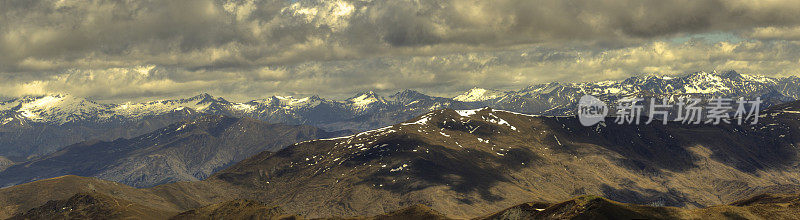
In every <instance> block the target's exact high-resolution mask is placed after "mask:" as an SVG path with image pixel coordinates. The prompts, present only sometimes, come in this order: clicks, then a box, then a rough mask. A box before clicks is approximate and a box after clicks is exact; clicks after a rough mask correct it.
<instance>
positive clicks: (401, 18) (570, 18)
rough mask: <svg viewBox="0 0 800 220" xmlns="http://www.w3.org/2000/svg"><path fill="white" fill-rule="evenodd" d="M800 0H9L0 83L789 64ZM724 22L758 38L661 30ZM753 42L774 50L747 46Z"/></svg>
mask: <svg viewBox="0 0 800 220" xmlns="http://www.w3.org/2000/svg"><path fill="white" fill-rule="evenodd" d="M798 12H800V4H796V3H795V2H793V1H789V0H786V1H780V0H769V1H745V0H730V1H722V0H694V1H690V0H673V1H663V0H602V1H598V0H564V1H554V0H550V1H544V0H493V1H472V0H424V1H423V0H383V1H355V0H352V1H348V0H334V1H313V0H312V1H309V0H300V1H297V2H295V1H289V0H255V1H248V0H241V1H233V0H216V1H212V0H169V1H129V0H117V1H112V0H97V1H66V0H6V1H2V2H1V3H0V14H2V18H3V19H2V20H0V79H2V80H3V82H2V84H3V86H2V87H3V88H2V89H0V94H3V95H21V94H40V93H49V92H71V93H77V94H79V95H89V96H96V97H100V98H119V97H136V96H144V95H147V96H158V95H159V94H161V95H179V94H189V93H194V92H197V91H198V90H200V89H201V88H203V89H209V88H210V89H211V90H215V91H219V92H221V93H225V94H231V95H235V96H241V97H253V96H256V97H258V96H264V95H266V94H261V93H266V92H276V93H281V92H283V93H287V92H288V93H329V94H334V93H335V94H339V93H349V92H352V91H357V90H364V89H378V90H382V89H385V90H390V89H397V88H430V89H432V90H438V91H443V92H448V91H454V90H456V89H460V88H463V87H467V86H469V85H470V84H472V85H479V86H491V87H505V86H515V85H523V84H529V83H534V82H539V81H543V80H565V79H571V80H575V79H581V80H584V79H585V80H591V79H595V78H597V77H600V78H604V79H605V78H619V77H624V76H626V75H629V74H634V73H641V72H655V71H664V72H665V73H669V72H670V71H673V72H686V71H696V70H701V69H709V68H723V67H738V68H744V69H745V70H752V71H775V73H776V74H786V73H787V72H788V71H793V70H796V68H795V65H796V63H797V62H798V60H797V58H796V56H794V55H792V54H782V55H781V56H773V55H769V56H766V55H764V54H761V53H762V52H763V51H760V50H762V49H763V50H774V49H776V48H780V49H783V50H784V51H794V50H796V48H797V47H798V45H797V44H796V43H794V41H796V40H798V39H800V37H798V36H800V34H798V33H800V31H797V30H798V27H800V16H796V15H797V13H798ZM718 32H724V33H733V34H736V35H738V36H741V37H742V38H744V39H746V40H750V42H741V43H734V44H714V43H713V42H712V43H706V44H702V45H700V46H696V47H686V46H685V45H681V44H662V43H660V42H661V41H664V40H668V39H670V38H673V37H681V36H691V35H695V34H703V33H718ZM762 41H763V42H762ZM723 43H724V42H723ZM729 47H732V48H739V49H738V51H728V53H732V54H725V51H726V50H724V49H726V48H727V49H729ZM532 48H533V49H532ZM531 50H534V51H540V52H531ZM693 50H697V51H696V52H699V53H701V54H703V53H706V54H707V55H706V56H704V57H705V58H698V57H696V56H693V55H691V54H689V53H688V51H693ZM541 51H548V52H541ZM658 51H660V52H658ZM713 51H722V52H720V53H717V54H710V53H712V52H713ZM528 52H531V53H528ZM684 52H686V53H685V54H683V53H684ZM665 53H666V54H665ZM669 53H673V54H672V55H670V54H669ZM677 53H680V55H675V54H677ZM742 53H750V54H742ZM537 54H538V55H537ZM542 54H544V55H542ZM523 55H524V56H523ZM539 55H541V56H539ZM755 55H760V56H761V57H763V58H764V59H771V60H763V61H762V62H754V61H753V60H751V59H746V57H747V56H755ZM779 55H780V54H779ZM614 56H619V57H614ZM520 57H527V58H524V59H523V58H520ZM533 58H535V59H533ZM620 60H625V61H624V62H622V61H620ZM600 61H603V63H592V62H600ZM615 62H619V63H617V65H616V66H610V65H611V64H613V63H615ZM770 62H772V63H773V64H774V65H773V66H771V67H770V66H761V65H764V63H770ZM570 63H581V64H580V65H578V66H575V65H572V64H570ZM687 63H690V64H687ZM745 64H746V65H745ZM775 65H777V66H779V67H783V68H785V69H776V68H774V67H775ZM572 68H576V69H572ZM577 68H584V69H577ZM691 68H694V69H691ZM144 70H147V71H144ZM545 70H546V71H558V73H547V72H545ZM590 71H591V72H590ZM767 74H769V73H767ZM575 75H578V76H579V77H575ZM486 79H495V80H490V81H491V82H487V80H486ZM100 80H107V81H102V82H101V81H100ZM131 82H135V83H131ZM430 82H437V84H435V85H434V84H432V83H430Z"/></svg>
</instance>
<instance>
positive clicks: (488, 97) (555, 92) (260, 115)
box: [0, 71, 800, 162]
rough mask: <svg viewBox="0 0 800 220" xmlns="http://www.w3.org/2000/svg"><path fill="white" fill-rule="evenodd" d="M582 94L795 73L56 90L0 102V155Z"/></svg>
mask: <svg viewBox="0 0 800 220" xmlns="http://www.w3.org/2000/svg"><path fill="white" fill-rule="evenodd" d="M583 94H592V95H595V96H598V97H599V98H600V99H601V100H604V101H607V102H611V103H613V102H615V101H616V100H619V99H622V98H625V97H631V96H641V97H675V96H700V97H706V98H708V97H712V96H717V97H744V98H747V99H754V98H755V97H760V98H762V100H765V104H764V107H766V106H769V105H772V104H776V103H782V102H786V101H791V100H796V99H797V98H798V97H800V78H797V77H794V76H792V77H786V78H771V77H763V76H753V75H746V74H739V73H737V72H735V71H727V72H712V73H706V72H697V73H692V74H688V75H684V76H680V77H669V76H655V75H643V76H636V77H631V78H628V79H625V80H621V81H603V82H587V83H546V84H537V85H532V86H528V87H526V88H523V89H520V90H515V91H498V90H491V89H481V88H474V89H471V90H470V91H466V92H464V94H461V95H458V96H456V97H453V98H445V97H433V96H428V95H425V94H422V93H419V92H416V91H412V90H404V91H401V92H398V93H396V94H393V95H391V96H388V97H383V96H380V95H378V94H376V93H374V92H364V93H360V94H357V95H355V96H353V97H352V98H348V99H346V100H342V101H338V100H329V99H324V98H321V97H319V96H310V97H304V98H293V97H284V96H272V97H269V98H265V99H257V100H252V101H247V102H231V101H228V100H226V99H224V98H221V97H214V96H211V95H209V94H201V95H198V96H195V97H191V98H186V99H175V100H160V101H151V102H143V103H123V104H101V103H98V102H94V101H91V100H89V99H86V98H81V97H75V96H71V95H63V94H62V95H49V96H35V97H34V96H29V97H21V98H13V99H11V100H7V101H3V102H0V156H3V157H6V158H7V159H10V160H11V161H15V162H22V161H26V160H29V159H31V158H34V157H37V156H42V155H45V154H48V153H51V152H54V151H57V150H59V149H61V148H62V147H65V146H67V145H70V144H75V143H78V142H81V141H86V140H92V139H97V140H102V141H111V140H115V139H117V138H133V137H136V136H138V135H141V134H145V133H148V132H151V131H153V130H156V129H158V128H161V127H164V126H167V125H169V124H172V123H175V122H178V121H181V120H184V119H189V118H195V117H198V116H199V115H205V114H213V115H225V116H234V117H251V118H254V119H258V120H263V121H267V122H270V123H287V124H304V125H313V126H317V127H319V128H322V129H324V130H328V131H337V130H354V131H364V130H369V129H375V128H379V127H383V126H387V125H391V124H395V123H398V122H402V121H405V120H408V119H410V118H412V117H415V116H417V115H420V114H424V113H426V112H428V111H432V110H436V109H442V108H451V109H473V108H479V107H484V106H489V107H492V108H494V109H501V110H509V111H514V112H520V113H527V114H537V115H551V116H565V115H573V114H574V110H575V105H576V103H577V100H578V98H580V97H581V96H582V95H583ZM45 134H46V135H45Z"/></svg>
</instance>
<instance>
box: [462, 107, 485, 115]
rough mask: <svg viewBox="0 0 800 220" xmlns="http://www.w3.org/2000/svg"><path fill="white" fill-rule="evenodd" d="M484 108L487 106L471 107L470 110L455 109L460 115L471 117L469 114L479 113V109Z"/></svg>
mask: <svg viewBox="0 0 800 220" xmlns="http://www.w3.org/2000/svg"><path fill="white" fill-rule="evenodd" d="M483 109H485V108H479V109H470V110H455V111H456V113H458V115H461V117H469V116H472V115H475V114H477V113H478V112H479V111H481V110H483Z"/></svg>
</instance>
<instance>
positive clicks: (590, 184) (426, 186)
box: [0, 101, 800, 219]
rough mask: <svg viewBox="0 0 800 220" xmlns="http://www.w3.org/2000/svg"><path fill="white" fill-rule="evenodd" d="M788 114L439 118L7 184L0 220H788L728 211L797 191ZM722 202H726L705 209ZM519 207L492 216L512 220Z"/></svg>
mask: <svg viewBox="0 0 800 220" xmlns="http://www.w3.org/2000/svg"><path fill="white" fill-rule="evenodd" d="M798 112H800V101H795V102H790V103H784V104H779V105H774V106H771V107H770V108H768V109H765V110H764V111H762V113H761V114H762V115H763V118H762V119H761V120H760V122H759V123H758V124H755V125H749V124H748V125H728V124H725V125H686V124H681V123H669V124H667V125H662V124H660V123H653V124H648V125H638V126H637V125H618V124H615V123H600V124H597V125H594V126H590V127H584V126H582V125H580V123H579V122H578V119H577V118H576V117H574V116H535V115H527V114H521V113H515V112H510V111H504V110H497V109H492V108H481V109H472V110H453V109H440V110H434V111H431V112H428V113H426V114H423V115H420V116H417V117H415V118H412V119H410V120H407V121H404V122H401V123H398V124H395V125H391V126H387V127H383V128H379V129H375V130H369V131H365V132H361V133H357V134H354V135H349V136H341V137H337V138H328V139H320V140H311V141H304V142H299V143H296V144H292V145H289V146H287V147H285V148H282V149H281V150H278V151H276V152H270V151H264V152H261V153H258V154H255V155H254V156H251V157H249V158H247V159H245V160H242V161H241V162H238V163H236V164H234V165H231V166H229V167H227V168H225V169H223V170H220V171H217V172H215V173H213V174H212V175H211V176H210V177H208V178H206V179H205V180H202V181H193V182H176V183H169V184H162V185H158V186H154V187H150V188H141V189H137V188H133V187H130V186H127V185H124V184H119V183H115V182H109V181H104V180H99V179H95V178H85V177H77V176H64V177H59V178H53V179H45V180H39V181H35V182H31V183H26V184H21V185H16V186H12V187H7V188H3V189H0V207H3V208H2V209H0V217H10V216H12V215H14V214H15V213H26V211H27V210H32V211H31V213H33V214H35V213H39V212H38V211H36V210H37V209H36V207H39V206H43V205H47V202H48V201H54V203H56V204H62V203H63V202H64V201H69V200H70V199H71V197H73V196H75V195H76V194H78V193H100V194H103V195H108V196H113V198H119V199H123V200H124V201H126V202H130V203H133V204H139V205H142V206H144V207H145V208H148V209H151V210H153V212H159V213H164V214H163V215H162V216H165V217H164V218H166V216H171V215H176V214H178V213H180V212H185V211H186V210H192V209H198V208H200V209H199V210H198V211H196V212H195V213H209V211H208V209H203V208H202V207H209V205H213V204H221V203H225V202H229V201H235V200H247V201H257V202H259V203H263V205H264V207H275V206H279V207H281V210H283V212H285V213H290V214H296V215H299V216H302V217H307V218H317V217H322V218H328V217H334V216H343V217H352V216H377V215H381V214H384V213H387V212H392V211H394V210H403V209H404V208H407V207H412V206H416V205H418V204H422V205H424V206H426V207H429V208H430V209H431V210H435V212H437V213H440V214H441V215H442V216H445V217H448V218H459V219H463V218H477V217H481V216H487V215H489V213H504V212H506V211H508V209H509V207H518V205H520V204H526V203H530V202H532V201H537V202H541V203H543V204H548V205H547V206H544V207H542V206H539V205H536V204H534V205H535V206H532V207H534V208H533V210H537V211H536V212H534V213H528V214H529V215H540V214H539V213H538V212H539V211H538V209H543V211H544V212H545V213H549V214H554V215H555V216H567V217H568V216H574V215H578V216H580V213H592V211H598V210H599V211H601V213H604V211H603V210H610V211H611V212H612V214H613V213H617V214H620V213H622V214H625V215H611V216H634V217H635V216H645V217H647V216H650V217H654V218H661V217H665V216H666V217H665V218H670V217H675V216H684V217H687V218H689V217H691V216H704V215H706V214H708V213H712V214H708V215H709V216H723V217H725V216H728V218H735V217H736V216H762V217H764V218H769V216H770V215H773V216H780V215H779V214H780V213H779V212H778V211H781V212H784V211H785V212H786V213H789V214H787V215H790V214H791V213H792V210H795V209H793V208H788V209H786V207H793V205H792V204H794V202H793V201H796V197H791V196H790V197H785V198H784V197H779V198H776V197H761V199H758V198H757V199H754V200H749V201H751V202H744V203H741V204H739V203H737V201H742V200H743V199H747V198H749V197H752V196H754V195H759V194H763V193H769V192H781V193H797V192H800V191H798V189H800V182H798V180H797V178H796V177H797V176H798V175H800V165H799V164H800V163H799V162H798V161H800V160H798V158H799V156H800V155H799V154H798V153H800V151H798V150H797V147H796V145H797V144H798V143H800V130H798V129H800V114H798ZM611 120H613V118H607V119H606V121H611ZM175 129H176V128H175ZM164 132H172V131H167V130H165V131H164ZM12 168H13V167H12ZM12 168H9V169H12ZM583 195H598V196H603V197H605V198H607V199H609V200H612V201H617V202H624V203H633V204H639V205H625V204H619V203H614V202H608V201H606V200H605V199H600V200H598V199H594V197H581V196H583ZM575 197H578V199H575V200H573V199H574V198H575ZM72 200H73V201H84V200H80V198H73V199H72ZM565 201H567V202H565ZM776 203H780V204H776ZM723 204H732V205H731V207H719V206H715V205H723ZM735 204H739V205H735ZM641 205H647V206H641ZM662 206H668V207H680V208H684V209H678V208H659V207H662ZM732 206H737V207H732ZM211 207H230V206H227V205H221V206H211ZM592 207H596V208H597V209H594V208H592ZM652 207H655V208H652ZM715 207H716V208H715ZM781 207H784V208H781ZM523 208H524V207H520V208H519V209H515V210H517V211H514V210H511V211H509V212H506V214H500V215H512V214H514V213H516V214H520V215H521V214H525V213H520V211H519V210H523ZM212 209H213V208H212ZM773 209H774V210H773ZM39 210H41V209H39ZM260 210H263V209H260ZM267 210H269V209H267ZM412 210H417V211H419V209H412ZM504 210H505V211H504ZM524 210H528V211H530V210H531V209H530V208H524ZM559 210H561V211H559ZM681 210H689V211H681ZM697 210H700V211H697ZM703 210H705V211H703ZM769 210H772V211H769ZM562 211H563V212H562ZM768 211H769V212H768ZM413 212H416V211H413ZM512 212H514V213H512ZM704 212H708V213H704ZM637 213H638V214H637ZM692 213H694V214H692ZM698 213H699V214H698ZM549 214H548V215H549ZM654 214H657V215H654ZM589 216H597V214H596V213H594V214H591V215H589Z"/></svg>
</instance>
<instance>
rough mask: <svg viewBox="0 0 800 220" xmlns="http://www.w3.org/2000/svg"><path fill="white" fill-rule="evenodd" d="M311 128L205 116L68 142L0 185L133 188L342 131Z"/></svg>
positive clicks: (13, 169) (4, 176)
mask: <svg viewBox="0 0 800 220" xmlns="http://www.w3.org/2000/svg"><path fill="white" fill-rule="evenodd" d="M346 134H348V133H347V132H326V131H323V130H321V129H318V128H315V127H312V126H300V125H284V124H269V123H266V122H263V121H259V120H255V119H249V118H232V117H227V116H216V115H207V116H202V117H199V118H197V119H193V120H186V121H183V122H180V123H175V124H172V125H170V126H167V127H164V128H161V129H158V130H156V131H153V132H150V133H148V134H145V135H141V136H139V137H135V138H131V139H117V140H114V141H110V142H104V141H91V142H82V143H79V144H75V145H71V146H68V147H66V148H64V149H62V150H60V151H57V152H55V153H52V154H48V155H45V156H43V157H40V158H36V159H34V160H31V161H28V162H25V163H20V164H17V165H15V166H10V167H8V168H7V169H6V170H4V171H2V172H0V186H10V185H16V184H20V183H25V182H30V181H34V180H38V179H45V178H51V177H57V176H63V175H80V176H92V177H98V178H101V179H105V180H112V181H116V182H120V183H124V184H128V185H131V186H136V187H150V186H155V185H158V184H163V183H169V182H175V181H195V180H201V179H204V178H206V177H208V176H209V175H211V173H213V172H216V171H218V170H220V169H222V168H224V167H227V166H229V165H230V164H233V163H235V162H238V161H240V160H243V159H245V158H247V157H249V156H251V155H253V154H256V153H258V152H262V151H266V152H271V151H276V150H279V149H280V148H282V147H284V146H287V145H289V144H292V143H296V142H299V141H305V140H311V139H320V138H330V137H336V136H341V135H346Z"/></svg>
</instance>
